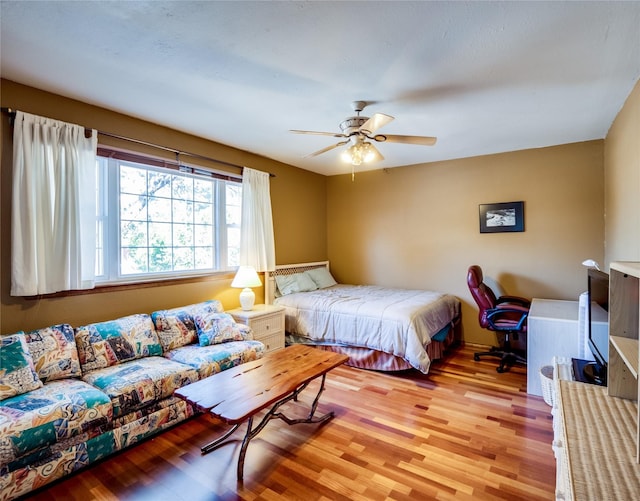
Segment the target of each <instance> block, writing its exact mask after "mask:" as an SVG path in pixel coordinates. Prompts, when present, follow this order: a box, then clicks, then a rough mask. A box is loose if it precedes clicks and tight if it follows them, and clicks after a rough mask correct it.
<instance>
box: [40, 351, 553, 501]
mask: <svg viewBox="0 0 640 501" xmlns="http://www.w3.org/2000/svg"><path fill="white" fill-rule="evenodd" d="M473 351H474V350H473V349H472V348H471V347H466V348H465V347H462V348H457V349H455V350H452V351H451V353H449V355H448V356H447V357H446V358H445V359H443V360H441V361H439V362H436V363H434V364H433V365H432V368H431V372H430V374H429V375H426V376H425V375H422V374H420V373H418V372H415V371H410V372H403V373H399V374H384V373H377V372H371V371H364V370H360V369H354V368H350V367H346V366H342V367H338V368H336V369H334V370H333V371H331V372H330V373H329V374H328V377H327V383H326V389H325V392H324V393H323V395H322V398H321V400H320V405H319V407H318V412H319V413H324V412H328V411H330V410H334V411H335V413H336V417H335V418H334V419H333V420H331V421H329V422H328V423H326V424H325V425H323V426H320V427H318V426H317V425H309V424H301V425H295V426H287V425H286V424H285V423H284V422H283V421H281V420H273V421H271V422H270V423H269V424H268V425H267V426H266V428H265V429H264V430H263V431H262V432H261V433H260V435H258V436H257V437H256V438H255V439H254V440H253V441H252V442H251V444H250V445H249V448H248V450H247V457H246V461H245V466H244V483H243V484H238V483H237V481H236V462H237V457H238V450H239V448H240V439H241V438H242V436H243V435H244V426H243V427H241V429H240V430H238V432H236V433H237V435H236V436H237V438H238V440H237V441H234V442H232V443H231V444H229V445H225V446H224V447H222V448H220V449H218V450H216V451H214V452H212V453H210V454H207V455H204V456H202V455H201V454H200V446H201V445H203V444H205V443H207V442H209V441H211V440H212V439H214V438H215V437H216V436H217V435H219V434H220V433H221V432H222V431H224V430H225V429H226V428H225V427H224V426H222V425H221V424H220V423H219V422H217V421H216V420H215V419H213V418H211V417H209V416H205V415H203V416H199V417H197V418H194V419H191V420H189V421H187V422H185V423H182V424H180V425H178V426H176V427H174V428H172V429H171V430H168V431H165V432H164V433H162V434H160V435H158V436H156V437H154V438H151V439H149V440H146V441H145V442H143V443H141V444H139V445H137V446H135V447H132V448H130V449H128V450H125V451H122V452H120V453H119V454H116V455H114V456H112V457H111V458H109V459H107V460H104V461H102V462H100V463H98V464H95V465H92V466H91V467H89V468H87V469H85V470H83V471H82V472H80V473H78V474H76V475H73V476H71V477H69V478H67V479H65V480H63V481H60V482H58V483H56V484H54V485H52V486H51V487H49V488H48V489H46V490H43V491H41V492H38V493H36V494H35V495H33V496H31V497H29V499H38V500H53V499H55V500H59V499H65V500H78V501H87V500H91V499H95V500H112V499H123V500H125V499H126V500H146V499H150V500H151V499H153V500H171V501H181V500H189V501H198V500H213V499H220V500H236V499H241V500H281V499H300V500H305V501H311V500H367V501H368V500H387V499H389V500H423V499H424V500H426V499H438V500H447V499H455V500H465V499H466V500H471V499H473V500H485V499H487V500H488V499H491V500H505V499H508V500H517V499H526V500H551V499H554V490H555V460H554V457H553V452H552V450H551V441H552V439H553V432H552V421H551V414H550V408H549V406H547V404H545V403H544V401H543V400H542V398H541V397H532V396H528V395H527V393H526V372H525V369H524V368H518V367H516V368H513V369H512V370H511V371H510V372H507V373H504V374H498V373H497V372H496V370H495V367H496V361H495V360H491V359H485V360H483V361H481V362H474V361H473ZM317 384H318V383H317V382H314V383H312V385H310V387H309V388H308V389H307V390H306V391H305V394H303V398H301V401H300V402H298V403H294V402H291V403H290V404H287V406H288V407H287V410H288V412H289V413H291V414H298V415H300V416H302V415H306V409H302V408H301V404H307V405H308V404H309V403H310V401H311V400H312V399H313V397H314V396H315V393H316V391H317V386H316V385H317ZM303 411H304V412H303Z"/></svg>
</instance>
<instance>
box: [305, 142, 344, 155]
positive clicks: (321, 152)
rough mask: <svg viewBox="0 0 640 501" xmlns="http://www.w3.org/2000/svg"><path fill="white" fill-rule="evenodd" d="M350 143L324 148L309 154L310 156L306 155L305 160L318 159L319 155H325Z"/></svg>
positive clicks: (340, 143)
mask: <svg viewBox="0 0 640 501" xmlns="http://www.w3.org/2000/svg"><path fill="white" fill-rule="evenodd" d="M348 142H349V141H340V142H339V143H336V144H332V145H331V146H327V147H326V148H322V149H321V150H318V151H314V152H313V153H309V154H308V155H305V156H304V158H311V157H317V156H318V155H322V154H323V153H326V152H327V151H331V150H333V149H335V148H338V147H340V146H343V145H345V144H347V143H348Z"/></svg>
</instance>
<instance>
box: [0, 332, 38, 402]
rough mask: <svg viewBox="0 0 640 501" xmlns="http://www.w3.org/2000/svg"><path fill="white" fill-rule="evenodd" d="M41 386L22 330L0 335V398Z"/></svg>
mask: <svg viewBox="0 0 640 501" xmlns="http://www.w3.org/2000/svg"><path fill="white" fill-rule="evenodd" d="M38 388H42V381H40V379H38V374H37V373H36V370H35V367H34V365H33V358H31V353H29V348H28V347H27V340H26V338H25V336H24V332H22V331H21V332H17V333H15V334H11V335H9V336H2V341H1V342H0V400H4V399H6V398H9V397H14V396H16V395H22V394H23V393H27V392H29V391H32V390H37V389H38Z"/></svg>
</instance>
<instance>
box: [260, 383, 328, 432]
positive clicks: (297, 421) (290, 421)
mask: <svg viewBox="0 0 640 501" xmlns="http://www.w3.org/2000/svg"><path fill="white" fill-rule="evenodd" d="M326 378H327V375H326V374H323V375H322V381H321V382H320V388H319V389H318V394H317V395H316V398H315V399H314V400H313V404H312V405H311V411H310V412H309V415H308V416H307V418H306V419H291V418H290V417H287V416H285V415H284V414H282V413H281V412H278V413H277V414H275V413H274V415H273V416H272V417H274V418H275V417H277V418H280V419H282V420H283V421H284V422H285V423H287V424H289V425H292V424H300V423H324V422H325V421H328V420H329V419H331V418H333V417H334V416H335V413H334V412H333V411H331V412H328V413H327V414H325V415H323V416H320V417H317V418H314V417H313V416H314V415H315V413H316V409H317V408H318V402H319V401H320V395H322V392H323V391H324V382H325V379H326ZM306 386H307V385H304V386H301V387H300V388H298V389H297V390H296V391H295V392H294V393H293V395H292V397H294V396H295V397H297V396H298V394H299V393H300V392H301V391H302V390H304V389H305V388H306ZM273 410H274V411H275V408H274V409H273Z"/></svg>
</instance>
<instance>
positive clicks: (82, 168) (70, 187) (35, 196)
mask: <svg viewBox="0 0 640 501" xmlns="http://www.w3.org/2000/svg"><path fill="white" fill-rule="evenodd" d="M84 131H85V130H84V127H81V126H79V125H74V124H69V123H65V122H60V121H57V120H52V119H50V118H44V117H39V116H36V115H30V114H28V113H23V112H20V111H18V112H17V113H16V118H15V123H14V131H13V193H12V195H13V198H12V221H11V222H12V226H11V295H13V296H33V295H38V294H49V293H53V292H58V291H64V290H72V289H89V288H92V287H94V279H95V253H96V179H95V170H96V149H97V144H98V134H97V132H96V131H95V130H93V131H92V134H91V137H90V138H85V132H84Z"/></svg>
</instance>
